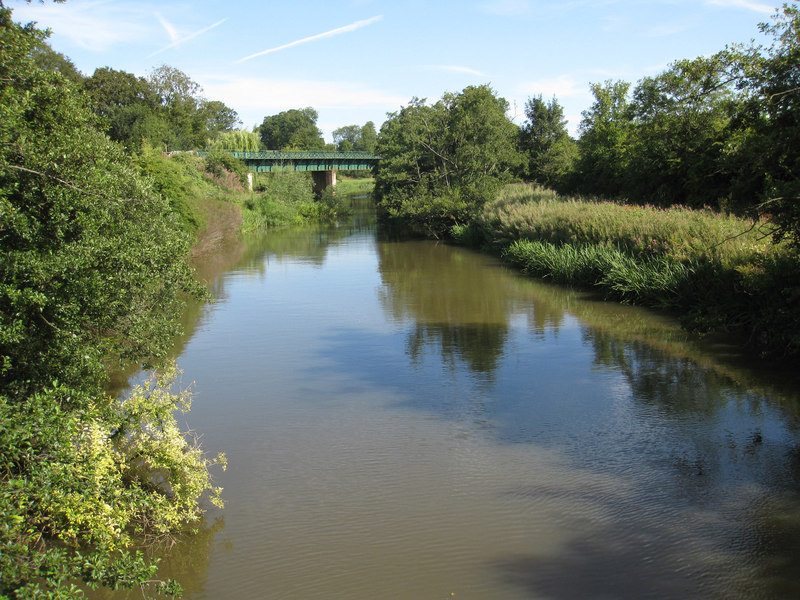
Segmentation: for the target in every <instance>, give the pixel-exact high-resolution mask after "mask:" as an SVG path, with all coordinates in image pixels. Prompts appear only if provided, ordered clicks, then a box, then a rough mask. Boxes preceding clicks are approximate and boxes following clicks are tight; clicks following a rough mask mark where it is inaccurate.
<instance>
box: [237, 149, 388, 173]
mask: <svg viewBox="0 0 800 600" xmlns="http://www.w3.org/2000/svg"><path fill="white" fill-rule="evenodd" d="M229 154H231V155H233V156H234V157H236V158H238V159H240V160H242V161H244V164H246V165H247V167H248V168H249V169H250V170H251V171H255V172H257V173H261V172H264V171H267V172H272V171H287V170H288V171H364V170H369V169H372V168H373V167H374V166H375V165H376V164H377V163H378V157H377V156H375V155H374V154H370V153H369V152H280V151H277V150H268V151H266V152H229Z"/></svg>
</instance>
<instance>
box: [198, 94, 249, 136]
mask: <svg viewBox="0 0 800 600" xmlns="http://www.w3.org/2000/svg"><path fill="white" fill-rule="evenodd" d="M199 112H200V118H201V119H202V120H203V121H204V125H205V130H206V131H207V132H208V133H211V134H212V135H214V134H219V133H222V132H225V131H233V130H234V129H236V127H237V126H239V125H241V124H242V122H241V121H240V120H239V115H238V114H237V113H236V111H235V110H233V109H232V108H230V107H228V106H225V104H224V103H222V102H220V101H219V100H204V101H202V102H201V103H200V108H199Z"/></svg>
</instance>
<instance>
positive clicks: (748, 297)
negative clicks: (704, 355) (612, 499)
mask: <svg viewBox="0 0 800 600" xmlns="http://www.w3.org/2000/svg"><path fill="white" fill-rule="evenodd" d="M454 235H455V237H456V238H457V239H458V240H460V241H462V242H465V243H466V242H471V243H472V244H473V245H476V243H477V241H478V240H480V242H482V243H483V244H486V245H489V246H491V247H493V248H494V249H496V250H497V251H499V252H500V253H501V254H502V255H503V256H504V258H505V259H506V260H508V261H509V262H510V263H512V264H514V265H516V266H517V267H519V268H520V269H522V270H524V271H525V272H527V273H529V274H531V275H533V276H536V277H542V278H548V279H551V280H553V281H555V282H558V283H565V284H572V285H581V286H592V287H595V288H597V289H599V290H602V291H603V292H604V293H605V295H606V296H607V297H609V298H611V299H616V300H620V301H623V302H630V303H636V304H642V305H645V306H650V307H657V308H661V309H669V310H673V311H676V312H679V313H680V314H681V315H682V317H683V319H684V322H685V323H686V324H687V325H688V326H690V327H692V328H695V329H700V330H725V331H731V332H737V333H739V334H744V335H745V336H747V338H748V340H749V341H750V342H752V343H753V344H754V345H756V346H758V347H759V348H760V349H761V350H762V351H765V352H768V353H771V354H780V355H785V356H793V357H797V356H800V310H799V309H798V308H797V307H798V306H800V268H799V267H800V259H798V256H797V253H796V252H795V251H793V250H792V249H791V248H789V247H788V246H787V245H775V244H773V243H771V241H770V240H769V237H768V234H767V232H766V231H762V230H761V224H759V223H751V222H748V221H745V220H742V219H738V218H735V217H732V216H728V215H723V214H718V213H714V212H712V211H708V210H700V211H698V210H690V209H686V208H681V207H673V208H668V209H659V208H655V207H647V206H644V207H643V206H628V205H623V204H615V203H611V202H592V201H585V200H581V199H578V198H563V197H560V196H558V195H557V194H556V193H555V192H553V191H551V190H546V189H543V188H540V187H536V186H531V185H522V184H515V185H511V186H508V187H506V188H505V189H504V190H503V191H502V192H501V193H500V194H499V195H498V196H497V198H496V199H495V200H494V201H493V202H490V203H488V204H487V205H486V206H485V207H484V210H483V213H482V214H481V215H480V217H479V218H478V219H477V220H476V222H475V223H472V224H471V225H469V226H466V227H461V228H459V229H458V230H457V231H454Z"/></svg>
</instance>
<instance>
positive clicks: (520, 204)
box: [375, 4, 800, 359]
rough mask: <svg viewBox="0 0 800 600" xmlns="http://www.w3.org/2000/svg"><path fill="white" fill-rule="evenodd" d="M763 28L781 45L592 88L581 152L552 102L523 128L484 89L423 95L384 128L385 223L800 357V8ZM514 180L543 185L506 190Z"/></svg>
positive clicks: (381, 197)
mask: <svg viewBox="0 0 800 600" xmlns="http://www.w3.org/2000/svg"><path fill="white" fill-rule="evenodd" d="M761 30H762V31H763V32H764V33H766V34H768V35H770V36H771V37H772V39H773V43H772V44H771V45H770V46H767V47H762V46H755V45H752V46H749V47H744V46H737V47H728V48H726V49H725V50H723V51H721V52H719V53H717V54H715V55H713V56H711V57H700V58H697V59H693V60H679V61H676V62H675V63H673V64H672V65H670V67H669V68H668V69H667V70H666V71H664V72H663V73H662V74H660V75H657V76H655V77H647V78H644V79H642V80H641V81H640V82H639V83H638V84H637V85H636V86H635V87H632V86H630V85H629V84H628V83H626V82H621V81H607V82H605V83H603V84H593V85H592V86H591V89H592V93H593V95H594V98H595V100H594V103H593V104H592V106H591V107H590V108H589V109H588V110H586V111H585V112H584V113H583V120H582V122H581V124H580V128H579V137H578V139H577V140H576V139H573V138H572V137H571V136H569V134H568V133H567V129H566V121H565V120H564V117H563V110H562V108H561V106H560V105H559V104H558V102H557V100H556V99H555V98H553V99H552V100H551V101H550V102H545V101H544V100H543V99H542V97H541V96H537V97H532V98H531V99H530V100H529V101H528V102H527V104H526V107H525V115H526V121H525V122H524V123H523V124H522V126H521V127H517V126H516V125H514V124H512V123H511V122H510V120H509V119H508V118H507V117H506V114H505V108H506V107H507V105H506V104H505V101H504V100H503V99H502V98H497V97H496V96H495V95H494V92H493V91H492V90H491V89H490V88H488V87H487V86H480V87H468V88H466V89H464V90H463V91H462V92H461V93H459V94H445V95H444V96H443V97H442V99H441V100H439V101H437V102H435V103H433V104H428V103H426V102H425V101H423V100H419V99H416V98H415V99H413V100H412V101H411V103H410V104H409V105H408V106H407V107H405V108H403V109H401V110H400V111H399V112H397V113H394V114H391V115H389V118H388V119H387V121H386V123H385V124H384V126H383V128H382V129H381V131H380V135H379V140H378V147H377V153H378V154H379V155H380V156H381V157H382V160H381V163H380V164H379V166H378V168H377V171H376V177H375V193H376V200H377V203H378V207H379V210H380V212H381V217H382V219H383V220H384V221H386V222H388V223H390V224H392V225H393V226H394V227H395V228H399V229H401V230H404V231H406V232H409V233H412V234H422V235H427V236H430V237H435V238H446V237H448V236H453V237H455V238H456V239H458V240H459V241H461V242H463V243H471V244H474V245H482V244H485V245H489V246H490V247H492V248H494V249H496V250H501V251H502V252H503V253H504V256H506V258H507V259H509V260H510V261H512V262H514V263H515V264H517V265H519V266H521V267H522V268H524V269H525V270H526V271H527V272H529V273H531V274H534V275H537V276H543V277H549V278H552V279H554V280H556V281H560V282H564V283H573V284H580V285H591V286H595V287H599V288H601V289H603V290H604V291H605V294H606V295H607V296H608V297H609V298H615V299H619V300H623V301H627V302H636V303H640V304H644V305H647V306H654V307H659V308H667V309H671V310H675V311H677V312H679V313H680V314H681V315H682V316H683V317H684V320H685V322H686V324H687V325H688V326H690V327H692V328H695V329H700V330H704V331H711V330H714V331H719V330H722V331H732V332H736V333H739V334H744V335H745V337H746V339H747V340H748V342H749V343H751V344H752V345H753V346H754V347H757V348H758V349H759V350H761V351H763V352H765V353H768V354H770V355H772V356H779V357H784V358H792V359H794V358H797V357H798V356H800V323H798V321H800V311H798V309H797V305H798V300H800V281H799V280H798V279H799V278H800V275H798V273H800V258H798V251H799V250H800V219H799V218H798V215H799V214H800V210H799V208H798V207H800V143H798V140H799V139H800V138H798V134H800V112H798V110H797V100H798V98H799V97H800V87H799V86H798V73H799V72H800V9H798V7H797V6H795V5H789V4H786V5H784V6H783V8H782V9H781V10H779V11H777V12H776V14H775V17H774V20H773V22H772V23H771V24H764V25H762V26H761ZM514 180H516V181H517V182H521V181H529V182H535V183H536V184H538V186H539V187H533V188H531V187H511V188H505V189H504V190H503V191H502V192H501V189H502V188H503V186H505V185H507V184H508V183H509V182H511V181H514ZM542 186H543V187H542ZM545 187H546V188H550V189H554V190H557V191H558V193H560V194H563V196H557V194H556V192H554V191H547V190H545V189H544V188H545ZM575 196H580V197H582V198H584V200H575V199H572V198H573V197H575ZM604 199H605V200H606V201H605V202H603V201H602V200H604Z"/></svg>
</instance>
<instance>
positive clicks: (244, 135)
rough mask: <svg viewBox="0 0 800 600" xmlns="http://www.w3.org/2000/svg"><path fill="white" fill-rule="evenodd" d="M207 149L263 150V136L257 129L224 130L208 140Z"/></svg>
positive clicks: (233, 150)
mask: <svg viewBox="0 0 800 600" xmlns="http://www.w3.org/2000/svg"><path fill="white" fill-rule="evenodd" d="M206 150H210V151H212V152H214V151H222V150H228V151H232V152H258V151H259V150H261V136H260V135H259V134H258V133H257V132H255V131H244V130H242V129H236V130H234V131H224V132H222V133H220V134H219V135H217V136H216V137H213V138H209V139H208V140H207V141H206Z"/></svg>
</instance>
